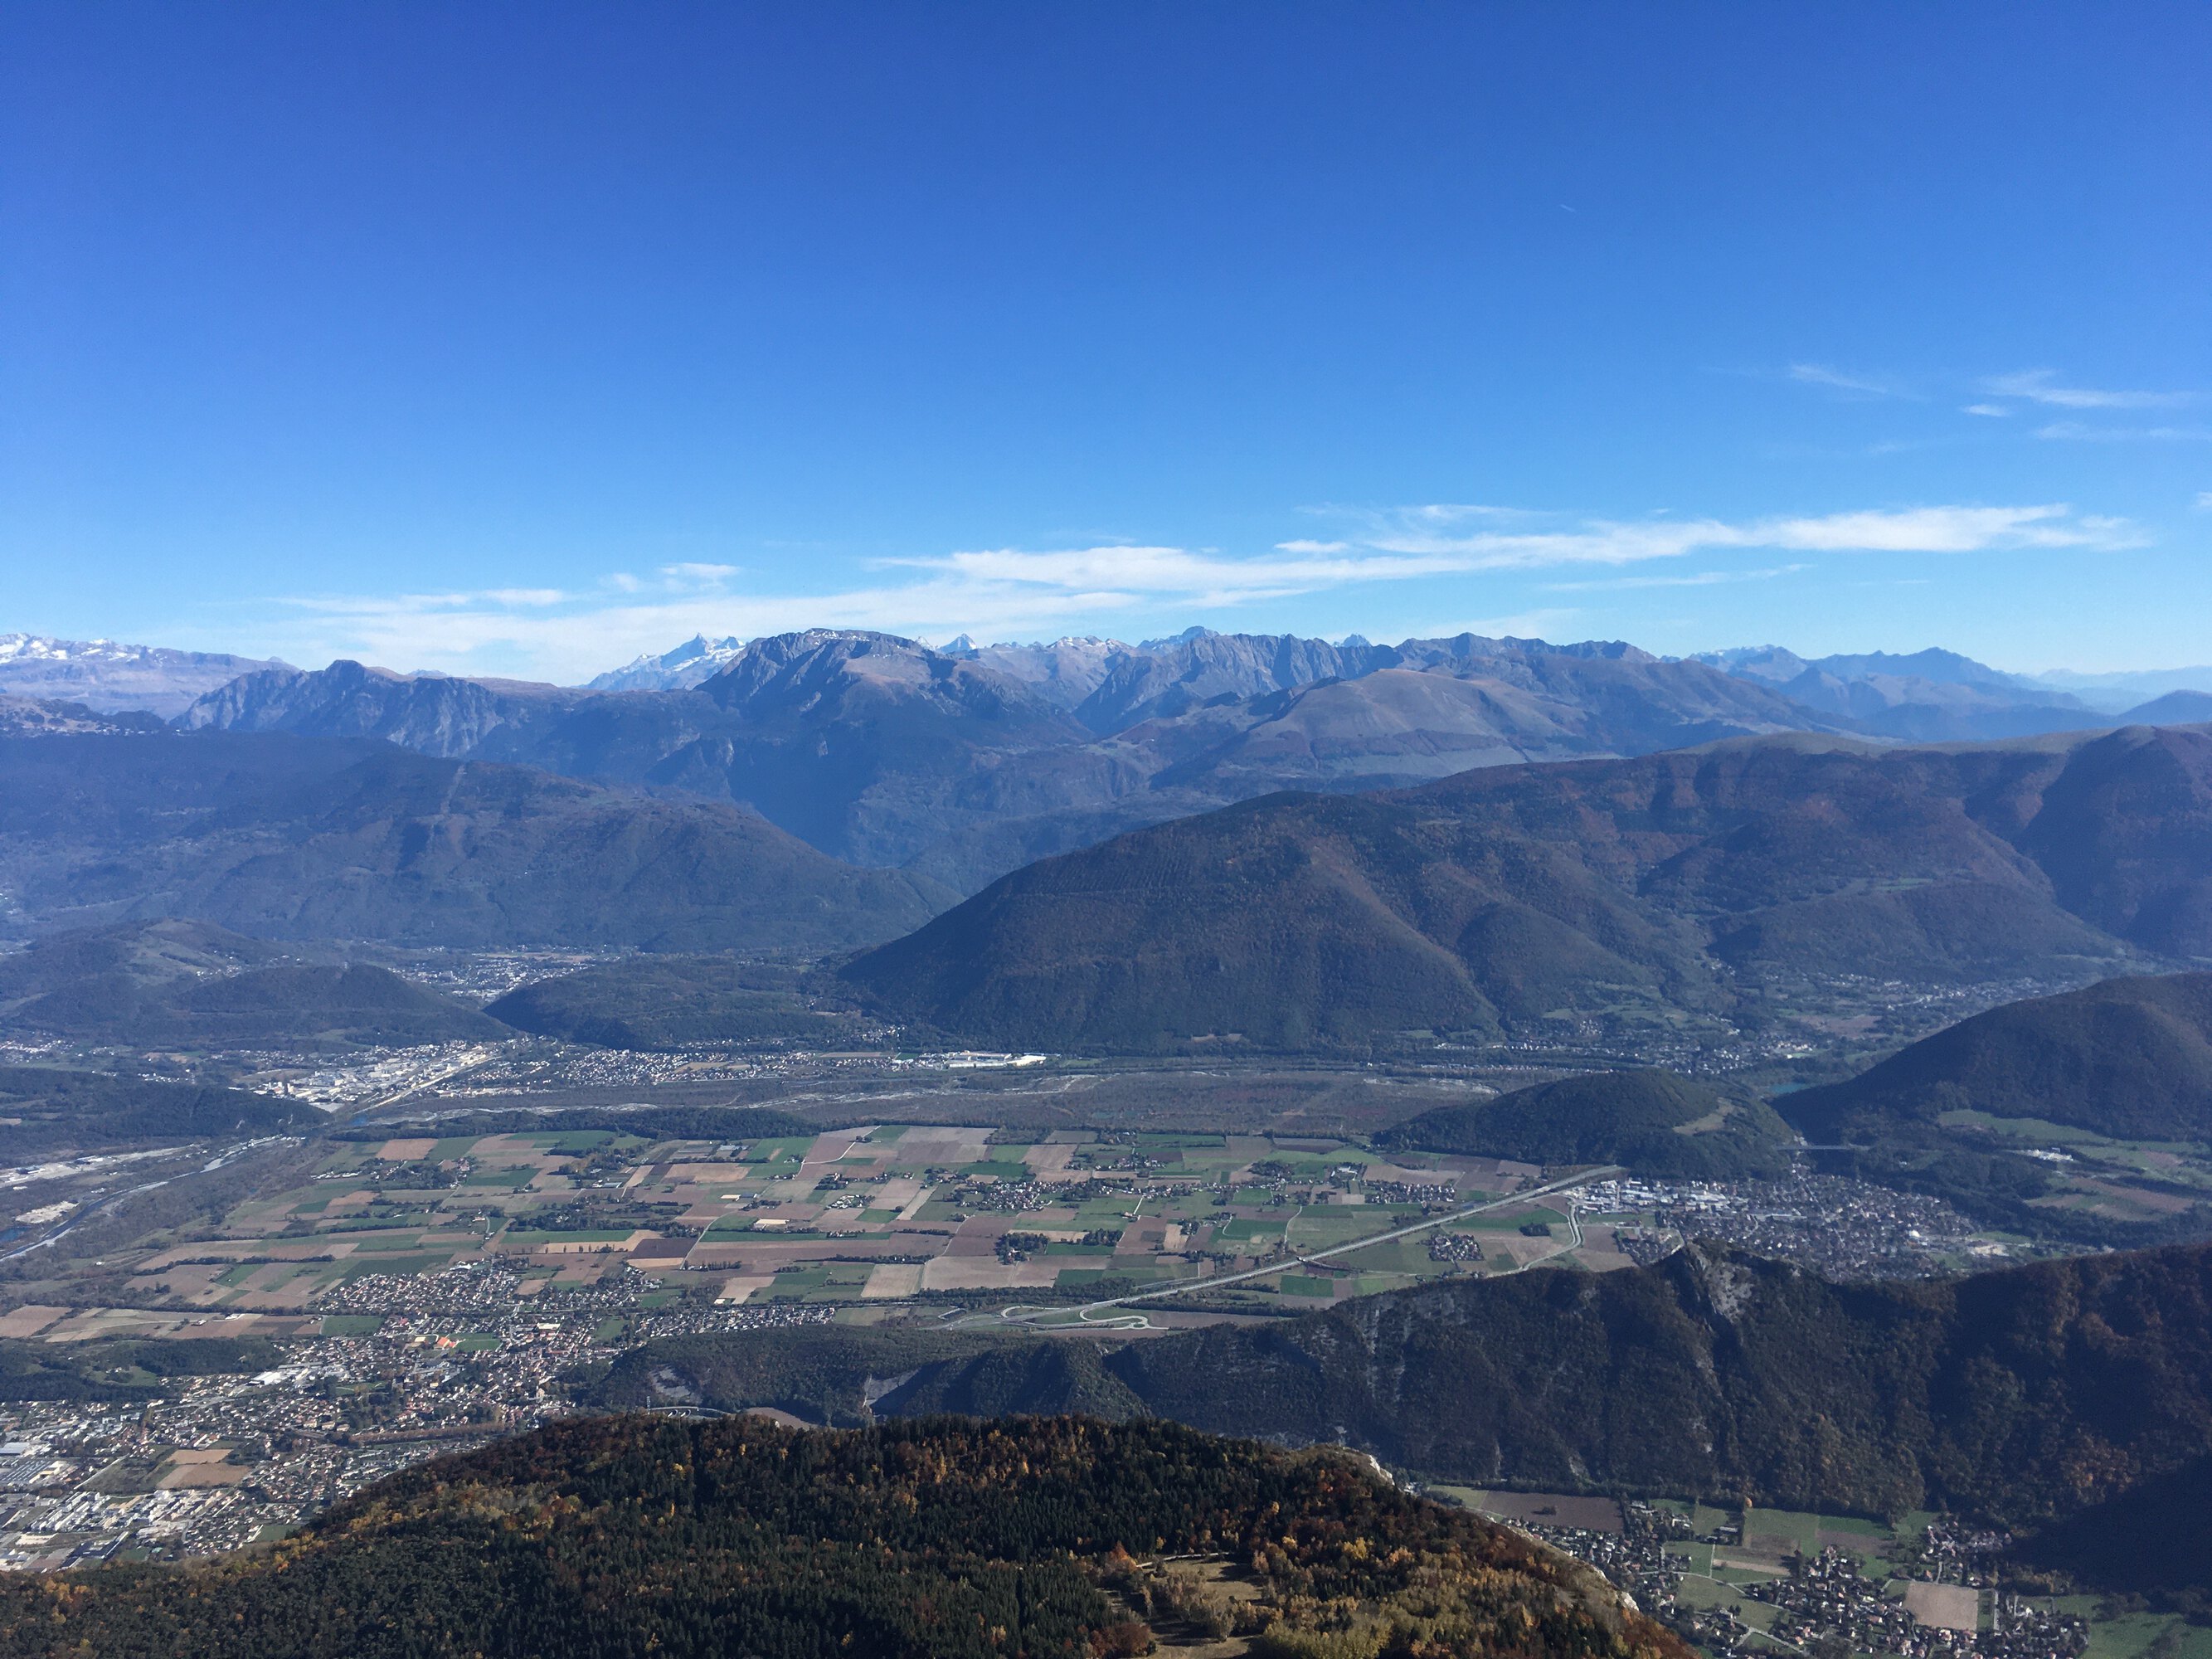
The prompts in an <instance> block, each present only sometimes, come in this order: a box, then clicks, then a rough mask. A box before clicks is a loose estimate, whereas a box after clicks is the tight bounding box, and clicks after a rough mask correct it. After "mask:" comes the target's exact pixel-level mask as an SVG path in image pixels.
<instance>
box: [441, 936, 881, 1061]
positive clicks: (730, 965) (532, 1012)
mask: <svg viewBox="0 0 2212 1659" xmlns="http://www.w3.org/2000/svg"><path fill="white" fill-rule="evenodd" d="M484 1012H486V1013H488V1014H489V1015H490V1016H491V1017H492V1018H494V1019H496V1020H499V1021H501V1022H502V1023H503V1024H507V1025H510V1026H513V1028H514V1029H515V1030H521V1031H528V1032H530V1033H532V1035H533V1036H550V1037H559V1038H561V1039H562V1040H563V1041H565V1042H590V1043H596V1044H598V1045H599V1046H600V1047H603V1048H689V1047H690V1046H692V1045H694V1044H697V1043H710V1042H761V1041H764V1040H767V1039H771V1038H801V1039H811V1040H812V1041H814V1042H832V1041H839V1040H850V1039H852V1038H853V1037H854V1036H855V1034H856V1033H857V1031H858V1030H859V1028H860V1024H861V1021H860V1018H859V1016H858V1015H857V1014H855V1013H854V1012H849V1011H848V1010H846V1009H842V1008H823V1007H820V1006H817V1003H816V1002H815V1000H813V999H811V998H810V997H809V996H808V995H807V994H805V992H804V990H803V989H802V987H801V985H800V980H799V973H798V970H796V969H792V968H788V967H784V966H781V965H780V964H776V963H756V962H746V961H743V960H740V959H738V958H737V957H700V956H668V957H657V956H646V957H625V958H623V959H622V960H620V961H617V962H607V963H598V964H595V965H594V966H592V967H589V968H585V969H580V970H578V971H577V972H575V973H573V974H563V975H560V976H559V977H557V978H555V979H541V980H536V981H532V982H531V983H530V984H528V985H525V986H522V987H520V988H519V989H516V990H513V991H509V992H508V993H507V994H506V995H505V996H503V997H501V998H500V999H499V1000H496V1001H495V1002H493V1003H492V1004H491V1005H490V1006H488V1007H487V1008H486V1009H485V1010H484Z"/></svg>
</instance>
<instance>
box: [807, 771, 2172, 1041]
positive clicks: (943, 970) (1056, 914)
mask: <svg viewBox="0 0 2212 1659" xmlns="http://www.w3.org/2000/svg"><path fill="white" fill-rule="evenodd" d="M2199 954H2203V955H2212V732H2207V731H2203V730H2197V729H2193V728H2163V729H2158V730H2153V729H2150V728H2142V727H2136V728H2130V729H2128V730H2125V731H2121V732H2111V733H2106V734H2103V735H2100V736H2095V737H2090V738H2037V739H2027V740H2023V741H2021V742H2016V743H2008V744H1984V745H1970V746H1966V745H1962V746H1953V747H1946V748H1936V749H1913V750H1871V749H1868V748H1865V747H1863V746H1859V745H1855V744H1847V743H1842V742H1839V741H1837V740H1833V739H1819V738H1792V737H1780V738H1763V739H1740V740H1735V741H1731V742H1728V743H1723V744H1714V745H1711V746H1709V747H1707V748H1705V749H1702V750H1679V751H1673V752H1668V753H1663V754H1657V755H1650V756H1645V757H1640V758H1637V759H1632V760H1619V761H1578V762H1566V763H1558V764H1553V765H1544V766H1516V767H1495V768H1490V769H1483V770H1479V771H1472V772H1467V773H1462V774H1461V775H1458V776H1455V777H1452V778H1449V779H1446V780H1444V781H1442V782H1439V783H1436V784H1432V785H1430V786H1427V787H1424V788H1421V789H1418V790H1409V791H1403V792H1397V793H1380V794H1373V795H1364V796H1358V797H1315V796H1286V797H1280V798H1274V799H1263V800H1258V801H1253V802H1248V803H1246V804H1244V805H1241V806H1237V807H1233V808H1230V809H1228V810H1226V811H1219V812H1214V813H1209V814H1206V815H1205V816H1203V817H1196V818H1191V819H1186V820H1182V821H1181V822H1178V823H1171V824H1165V825H1161V826H1158V827H1157V828H1154V829H1147V830H1142V831H1139V832H1136V833H1133V834H1131V835H1127V836H1122V837H1120V838H1119V839H1117V840H1115V841H1113V842H1109V843H1107V844H1105V845H1103V846H1101V847H1097V848H1090V849H1087V850H1085V851H1083V852H1079V853H1075V854H1067V855H1066V856H1063V857H1060V858H1056V859H1053V860H1046V861H1044V862H1042V863H1039V864H1036V865H1033V866H1030V867H1029V868H1026V869H1024V870H1021V871H1018V872H1015V873H1014V874H1012V875H1011V876H1008V877H1006V878H1002V879H1001V880H1000V881H998V882H996V883H994V884H992V885H991V886H990V887H989V888H987V889H986V890H984V891H983V892H981V893H980V894H978V895H977V896H975V897H974V898H972V899H970V900H969V901H967V902H965V903H963V904H961V905H958V906H957V907H955V908H953V909H951V910H950V911H948V912H946V913H945V914H944V915H940V916H939V917H937V918H936V919H935V920H934V921H931V922H930V923H929V924H928V925H927V927H923V928H921V930H919V931H918V932H916V933H914V934H912V935H910V936H908V937H907V938H905V939H900V940H897V941H896V942H894V943H892V944H890V945H884V946H881V947H879V948H878V949H877V950H875V951H872V952H871V953H869V954H868V955H866V956H864V957H860V959H859V960H858V961H856V962H854V963H852V964H851V965H850V966H849V967H848V968H847V969H845V970H844V971H845V973H846V975H847V977H848V979H849V980H850V981H851V982H853V983H854V984H855V985H856V986H859V987H861V988H863V989H864V990H866V991H867V992H869V993H871V994H873V995H874V996H875V997H877V998H878V1000H880V1002H881V1004H882V1006H884V1007H885V1008H886V1009H887V1010H890V1011H892V1012H896V1013H900V1014H903V1015H905V1016H908V1017H910V1018H923V1019H927V1020H929V1021H931V1022H933V1024H936V1025H937V1026H939V1027H940V1028H942V1029H944V1030H948V1031H951V1032H954V1033H957V1034H959V1035H961V1036H965V1037H968V1038H970V1039H972V1040H975V1041H988V1042H991V1043H992V1044H993V1045H994V1046H1000V1047H1006V1046H1013V1045H1017V1044H1018V1045H1024V1046H1030V1047H1038V1046H1047V1047H1058V1048H1132V1047H1152V1048H1174V1047H1178V1046H1184V1045H1188V1044H1189V1043H1192V1042H1213V1043H1219V1042H1241V1043H1244V1044H1249V1045H1250V1046H1253V1047H1255V1048H1275V1049H1297V1048H1331V1047H1336V1048H1358V1047H1359V1046H1360V1045H1362V1044H1364V1043H1366V1042H1371V1041H1372V1040H1374V1039H1375V1038H1376V1036H1378V1035H1379V1034H1388V1033H1391V1032H1397V1031H1404V1030H1422V1029H1427V1030H1458V1031H1470V1032H1492V1033H1494V1032H1496V1031H1498V1030H1501V1029H1510V1028H1512V1027H1514V1026H1515V1025H1516V1024H1527V1023H1528V1022H1531V1021H1534V1020H1536V1019H1540V1018H1543V1017H1545V1016H1546V1015H1547V1014H1548V1013H1550V1012H1553V1011H1555V1010H1561V1009H1565V1010H1583V1011H1594V1010H1602V1009H1606V1008H1609V1007H1620V1006H1637V1007H1644V1008H1650V1009H1660V1008H1664V1009H1669V1010H1688V1011H1691V1012H1699V1011H1704V1012H1708V1013H1711V1014H1717V1015H1727V1014H1729V1012H1735V1013H1737V1014H1741V1013H1742V1012H1744V1009H1743V1006H1742V1004H1741V1002H1740V1001H1739V999H1738V990H1737V987H1738V986H1740V985H1743V984H1749V983H1755V982H1756V981H1758V979H1759V976H1760V975H1765V974H1768V973H1774V972H1780V973H1788V974H1800V975H1802V974H1813V975H1875V976H1877V977H1895V978H1903V979H1917V980H1921V981H1957V980H1960V979H1972V978H1988V977H1994V976H1997V975H2008V976H2011V975H2045V976H2047V977H2049V978H2052V979H2057V980H2061V981H2063V980H2065V979H2068V978H2073V979H2082V978H2087V977H2090V976H2091V975H2093V974H2094V973H2095V972H2096V971H2097V970H2098V969H2099V968H2100V966H2101V967H2103V968H2104V969H2105V970H2106V971H2108V972H2109V971H2111V970H2112V968H2113V967H2118V966H2124V965H2125V964H2127V963H2130V962H2142V961H2144V960H2146V959H2155V958H2157V957H2189V956H2192V955H2199Z"/></svg>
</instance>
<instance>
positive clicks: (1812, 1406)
mask: <svg viewBox="0 0 2212 1659" xmlns="http://www.w3.org/2000/svg"><path fill="white" fill-rule="evenodd" d="M846 1340H848V1341H849V1342H850V1343H851V1344H852V1345H853V1346H852V1348H851V1351H850V1352H849V1353H848V1354H846V1355H845V1356H843V1363H844V1364H845V1365H846V1366H847V1368H848V1371H849V1374H847V1370H839V1369H838V1366H839V1356H838V1355H837V1354H836V1352H834V1351H824V1352H820V1353H818V1354H815V1352H814V1350H813V1349H812V1348H811V1346H809V1347H806V1348H798V1347H793V1348H791V1349H788V1350H787V1352H786V1353H785V1356H784V1358H782V1359H781V1360H780V1361H776V1362H774V1363H754V1361H755V1360H757V1358H758V1355H759V1352H760V1345H759V1344H758V1343H757V1342H750V1341H749V1342H747V1343H746V1344H745V1346H744V1354H743V1355H741V1354H739V1353H738V1352H737V1350H736V1347H735V1346H734V1345H732V1343H730V1342H729V1341H728V1340H726V1339H714V1338H691V1339H677V1340H670V1341H666V1342H661V1343H654V1344H649V1345H647V1346H646V1347H645V1348H642V1349H641V1350H639V1351H638V1352H636V1353H635V1354H632V1355H630V1356H628V1357H626V1358H624V1359H623V1362H622V1363H621V1364H620V1365H619V1366H618V1367H617V1370H616V1372H615V1373H614V1374H613V1375H611V1376H610V1377H609V1378H608V1379H607V1382H606V1383H605V1385H603V1386H604V1389H605V1394H606V1396H607V1398H608V1399H609V1400H611V1401H614V1402H617V1403H641V1402H644V1401H651V1400H652V1399H653V1398H654V1397H655V1394H654V1389H655V1387H656V1383H655V1381H654V1379H655V1378H656V1377H673V1378H677V1379H680V1380H681V1381H682V1383H684V1386H685V1387H686V1388H688V1389H690V1390H692V1391H693V1392H694V1393H695V1394H696V1395H697V1396H698V1397H700V1398H702V1399H703V1400H705V1401H706V1402H707V1403H708V1404H710V1405H715V1406H720V1407H739V1406H744V1405H750V1404H756V1403H773V1404H787V1405H790V1406H792V1407H795V1408H797V1409H800V1410H816V1411H819V1410H822V1409H823V1407H824V1406H825V1404H826V1405H829V1406H830V1407H831V1408H832V1409H835V1408H836V1407H835V1405H834V1402H835V1401H836V1400H837V1399H839V1398H840V1397H842V1396H841V1389H849V1390H850V1396H849V1397H850V1398H851V1400H852V1401H853V1402H854V1408H857V1403H858V1396H859V1387H860V1380H861V1376H862V1375H863V1374H864V1373H869V1372H872V1373H874V1374H877V1375H883V1374H885V1373H890V1374H893V1375H896V1374H897V1370H895V1369H894V1368H897V1369H900V1370H902V1369H908V1368H913V1367H920V1368H921V1369H920V1370H916V1371H915V1375H914V1376H912V1377H910V1378H909V1379H908V1381H907V1382H906V1383H904V1384H902V1389H900V1390H898V1391H895V1392H894V1393H892V1394H890V1395H884V1396H881V1397H880V1398H878V1400H877V1401H876V1402H875V1408H876V1409H877V1410H878V1411H879V1412H891V1411H898V1410H901V1409H921V1410H925V1411H927V1410H939V1409H945V1408H947V1407H951V1408H956V1409H966V1410H977V1411H1006V1410H1020V1411H1052V1410H1064V1409H1068V1408H1070V1407H1073V1406H1075V1405H1076V1404H1078V1403H1080V1404H1081V1406H1082V1408H1084V1409H1086V1410H1091V1411H1102V1410H1103V1411H1117V1410H1118V1411H1121V1412H1126V1413H1149V1414H1152V1415H1155V1416H1159V1417H1165V1418H1170V1419H1174V1420H1176V1421H1177V1422H1181V1423H1187V1424H1190V1425H1194V1426H1195V1427H1198V1428H1201V1429H1205V1430H1208V1431H1212V1432H1216V1433H1224V1434H1255V1435H1267V1436H1269V1437H1275V1438H1279V1439H1284V1440H1287V1441H1289V1442H1290V1443H1294V1444H1295V1443H1304V1442H1311V1441H1335V1440H1341V1441H1343V1442H1344V1443H1347V1444H1349V1445H1352V1446H1354V1447H1357V1448H1359V1449H1364V1450H1368V1451H1371V1452H1373V1453H1374V1454H1375V1455H1377V1456H1378V1457H1381V1458H1383V1459H1384V1460H1386V1461H1387V1462H1389V1464H1390V1465H1391V1466H1392V1467H1394V1468H1404V1469H1407V1470H1410V1471H1413V1472H1414V1473H1416V1474H1420V1475H1423V1476H1425V1477H1429V1478H1433V1479H1438V1480H1457V1481H1462V1482H1465V1483H1467V1484H1468V1485H1472V1486H1492V1485H1509V1486H1533V1487H1537V1488H1540V1489H1550V1490H1555V1491H1556V1490H1570V1491H1571V1490H1595V1491H1601V1492H1612V1491H1626V1492H1648V1493H1653V1494H1660V1495H1666V1494H1673V1495H1677V1496H1680V1495H1682V1494H1686V1493H1696V1494H1699V1495H1701V1496H1704V1497H1707V1498H1713V1499H1715V1500H1717V1501H1735V1500H1751V1501H1755V1502H1757V1503H1759V1504H1767V1505H1771V1506H1776V1507H1780V1508H1785V1509H1800V1510H1808V1509H1809V1510H1821V1511H1822V1512H1825V1513H1829V1514H1834V1513H1838V1512H1850V1513H1858V1514H1871V1515H1884V1514H1887V1515H1895V1514H1902V1513H1904V1512H1905V1511H1907V1510H1915V1509H1923V1508H1935V1509H1948V1510H1955V1511H1957V1512H1959V1513H1960V1514H1965V1515H1970V1516H1978V1517H1980V1518H1983V1519H1985V1520H1989V1521H1992V1522H1998V1523H2001V1524H2003V1525H2006V1526H2010V1527H2015V1528H2032V1527H2036V1526H2040V1525H2043V1524H2045V1523H2047V1522H2051V1521H2054V1520H2056V1519H2057V1518H2059V1517H2062V1516H2068V1515H2071V1514H2074V1513H2075V1512H2078V1511H2080V1510H2083V1509H2085V1508H2087V1507H2088V1506H2090V1505H2093V1504H2099V1503H2102V1502H2106V1501H2108V1500H2111V1499H2112V1498H2117V1497H2118V1496H2119V1495H2121V1494H2123V1493H2124V1492H2128V1491H2130V1490H2131V1489H2132V1488H2134V1487H2135V1486H2137V1485H2139V1484H2142V1483H2143V1482H2146V1481H2149V1480H2155V1479H2158V1478H2160V1477H2162V1476H2165V1475H2166V1474H2169V1473H2171V1472H2172V1471H2173V1470H2175V1469H2178V1468H2183V1467H2184V1466H2185V1465H2187V1464H2189V1463H2191V1462H2192V1460H2195V1459H2197V1458H2201V1457H2203V1456H2204V1455H2207V1454H2208V1453H2212V1246H2208V1245H2203V1244H2197V1245H2177V1246H2171V1247H2167V1248H2165V1249H2152V1250H2139V1251H2130V1252H2124V1253H2118V1254H2112V1255H2096V1256H2081V1257H2074V1258H2070V1259H2066V1260H2060V1261H2044V1262H2037V1263H2033V1264H2031V1265H2027V1266H2022V1267H2007V1268H2001V1269H1996V1270H1993V1271H1990V1272H1985V1273H1975V1274H1972V1275H1970V1276H1968V1277H1966V1278H1963V1279H1937V1280H1918V1281H1884V1282H1879V1283H1873V1284H1852V1285H1838V1284H1833V1283H1830V1282H1828V1281H1826V1280H1824V1279H1820V1278H1819V1277H1818V1276H1816V1275H1814V1274H1813V1273H1808V1272H1806V1271H1804V1270H1802V1269H1801V1268H1797V1267H1791V1266H1789V1265H1787V1264H1785V1263H1782V1262H1778V1261H1770V1260H1767V1259H1765V1258H1762V1257H1759V1256H1754V1255H1747V1254H1743V1253H1741V1252H1737V1251H1734V1250H1729V1249H1721V1248H1718V1247H1715V1246H1711V1245H1706V1244H1692V1245H1691V1246H1690V1247H1688V1248H1686V1249H1682V1250H1679V1251H1677V1252H1675V1253H1674V1255H1670V1256H1668V1258H1666V1259H1665V1260H1664V1261H1661V1262H1660V1263H1658V1264H1657V1265H1656V1266H1655V1267H1636V1268H1624V1269H1621V1270H1620V1271H1618V1272H1613V1273H1575V1272H1571V1271H1540V1272H1534V1273H1516V1274H1510V1275H1507V1276H1504V1277H1499V1278H1493V1279H1454V1280H1449V1281H1446V1282H1443V1283H1439V1284H1437V1285H1427V1286H1423V1287H1421V1288H1419V1289H1415V1290H1408V1291H1392V1292H1389V1293H1387V1294H1383V1295H1380V1296H1371V1297H1360V1298H1358V1300H1356V1301H1352V1302H1348V1303H1345V1304H1340V1305H1339V1306H1337V1307H1334V1308H1331V1309H1328V1310H1323V1311H1321V1312H1318V1313H1312V1314H1307V1315H1304V1316H1301V1317H1299V1318H1297V1319H1294V1320H1284V1321H1279V1322H1268V1323H1266V1324H1261V1325H1251V1326H1229V1325H1214V1326H1209V1327H1207V1328H1204V1329H1201V1330H1195V1331H1190V1332H1185V1333H1178V1334H1172V1335H1166V1336H1158V1337H1149V1338H1146V1339H1145V1340H1141V1341H1135V1342H1131V1343H1128V1344H1127V1345H1126V1346H1121V1347H1119V1348H1116V1349H1114V1350H1112V1351H1110V1352H1107V1353H1105V1354H1104V1355H1103V1357H1102V1356H1100V1355H1097V1353H1095V1352H1092V1351H1091V1349H1090V1348H1089V1346H1087V1345H1085V1344H1083V1343H1079V1342H1078V1343H1070V1342H1067V1341H1066V1340H1059V1341H1054V1340H1049V1339H1048V1340H1042V1341H1038V1342H1034V1343H1026V1344H1011V1345H1009V1344H1004V1343H1001V1344H996V1345H992V1346H987V1347H985V1348H983V1349H982V1350H981V1351H980V1352H965V1353H963V1352H945V1350H944V1349H943V1348H942V1347H939V1348H938V1349H935V1350H929V1351H925V1350H923V1349H916V1350H915V1351H914V1352H912V1353H911V1354H910V1355H908V1356H905V1357H903V1361H902V1356H901V1355H900V1354H899V1353H898V1352H884V1351H883V1349H884V1346H886V1345H888V1346H889V1347H890V1348H891V1349H894V1350H896V1346H897V1334H896V1333H884V1334H881V1335H880V1336H878V1335H877V1334H872V1333H854V1334H852V1335H851V1337H849V1338H848V1339H846ZM931 1340H933V1341H940V1342H942V1341H944V1340H946V1339H944V1338H942V1337H940V1336H939V1335H938V1334H931ZM810 1354H813V1355H814V1358H812V1359H811V1360H809V1359H808V1358H806V1356H808V1355H810ZM746 1356H752V1357H753V1358H747V1357H746ZM784 1389H787V1390H788V1391H787V1392H780V1390H784Z"/></svg>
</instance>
